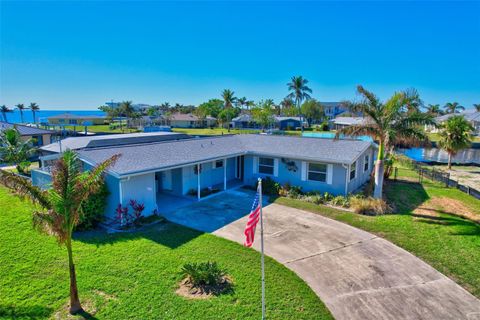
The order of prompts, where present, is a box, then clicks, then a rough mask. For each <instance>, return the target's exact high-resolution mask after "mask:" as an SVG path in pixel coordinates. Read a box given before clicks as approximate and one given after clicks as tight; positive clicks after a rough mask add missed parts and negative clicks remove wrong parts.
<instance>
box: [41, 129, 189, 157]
mask: <svg viewBox="0 0 480 320" xmlns="http://www.w3.org/2000/svg"><path fill="white" fill-rule="evenodd" d="M188 137H189V136H188V135H186V134H182V133H176V132H163V131H161V132H148V133H147V132H140V133H123V134H110V135H100V136H86V137H70V138H66V139H63V140H62V141H61V143H62V149H63V150H66V149H70V150H79V149H84V148H99V147H106V146H119V145H127V144H140V143H152V142H160V141H166V140H174V139H185V138H188ZM40 149H41V150H43V151H48V152H56V153H58V152H60V145H59V143H58V142H54V143H51V144H49V145H46V146H43V147H41V148H40Z"/></svg>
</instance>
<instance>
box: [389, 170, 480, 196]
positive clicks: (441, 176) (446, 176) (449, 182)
mask: <svg viewBox="0 0 480 320" xmlns="http://www.w3.org/2000/svg"><path fill="white" fill-rule="evenodd" d="M398 170H399V168H398V167H395V168H394V171H393V178H394V180H397V178H398V176H399V174H398ZM400 170H407V171H411V172H412V173H415V174H413V175H410V178H415V179H418V182H419V183H422V182H423V179H425V178H427V179H430V180H432V181H437V182H440V183H442V184H444V185H445V187H447V188H457V189H458V190H460V191H462V192H465V193H466V194H468V195H471V196H472V197H474V198H476V199H479V200H480V191H479V190H477V189H474V188H472V187H469V186H465V185H463V184H460V183H458V180H454V179H451V178H450V173H449V172H444V171H439V170H435V168H428V167H425V166H424V165H421V164H419V163H417V162H412V163H411V169H410V170H409V169H404V168H402V169H400Z"/></svg>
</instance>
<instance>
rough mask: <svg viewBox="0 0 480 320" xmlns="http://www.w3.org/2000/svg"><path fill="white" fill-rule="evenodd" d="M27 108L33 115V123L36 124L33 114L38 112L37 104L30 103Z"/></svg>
mask: <svg viewBox="0 0 480 320" xmlns="http://www.w3.org/2000/svg"><path fill="white" fill-rule="evenodd" d="M28 108H29V109H30V110H31V111H32V114H33V123H37V117H36V116H35V113H36V112H37V111H40V107H39V106H38V104H36V103H35V102H32V103H30V105H29V106H28Z"/></svg>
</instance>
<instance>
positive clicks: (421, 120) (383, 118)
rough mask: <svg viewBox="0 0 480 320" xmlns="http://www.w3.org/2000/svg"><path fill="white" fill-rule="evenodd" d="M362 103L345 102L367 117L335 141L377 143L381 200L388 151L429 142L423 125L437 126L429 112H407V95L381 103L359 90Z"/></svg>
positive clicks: (377, 192) (376, 194)
mask: <svg viewBox="0 0 480 320" xmlns="http://www.w3.org/2000/svg"><path fill="white" fill-rule="evenodd" d="M357 91H358V93H359V94H360V95H361V96H362V101H361V102H346V104H347V106H348V108H349V109H350V110H352V111H353V112H362V113H363V114H364V116H365V117H366V118H367V121H365V122H364V123H362V124H358V125H353V126H349V127H345V128H343V129H340V130H338V131H337V133H336V135H335V138H336V139H338V138H339V137H340V136H341V135H342V134H344V135H347V136H354V137H356V136H362V135H366V136H370V137H372V138H373V139H374V140H376V141H377V142H378V145H379V147H378V156H377V162H376V165H375V190H374V197H375V198H381V197H382V189H383V178H384V160H385V151H386V150H387V152H388V151H390V152H391V151H392V150H393V148H394V147H395V145H396V144H400V143H401V144H403V145H415V144H421V143H426V142H428V137H427V135H426V134H425V132H424V131H423V130H422V128H421V126H422V125H435V122H434V121H433V117H432V116H431V115H430V114H427V113H421V112H405V110H406V107H407V105H409V104H410V103H412V102H411V101H410V99H411V98H412V97H411V96H409V95H408V94H406V93H405V92H397V93H395V94H394V95H393V96H392V97H391V98H390V99H388V100H387V101H385V102H383V103H382V102H381V101H380V100H379V99H378V98H377V96H376V95H375V94H373V93H372V92H370V91H368V90H366V89H364V88H363V87H362V86H358V87H357Z"/></svg>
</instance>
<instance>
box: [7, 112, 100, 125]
mask: <svg viewBox="0 0 480 320" xmlns="http://www.w3.org/2000/svg"><path fill="white" fill-rule="evenodd" d="M62 113H71V114H76V115H80V116H86V115H89V116H90V115H91V116H104V115H105V112H103V111H100V110H42V109H40V111H37V112H35V117H36V118H37V122H42V121H43V120H45V121H46V120H47V119H46V118H48V117H51V116H55V115H59V114H62ZM6 115H7V121H8V122H11V123H21V121H22V120H21V117H20V111H18V110H16V109H15V110H14V111H13V112H8V113H7V114H6ZM23 119H24V120H23V121H25V122H28V123H33V122H34V121H33V114H32V111H31V110H28V109H27V110H24V111H23ZM0 120H1V121H3V115H2V114H0Z"/></svg>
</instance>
